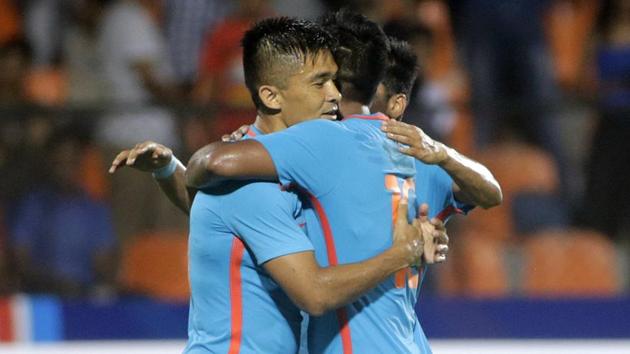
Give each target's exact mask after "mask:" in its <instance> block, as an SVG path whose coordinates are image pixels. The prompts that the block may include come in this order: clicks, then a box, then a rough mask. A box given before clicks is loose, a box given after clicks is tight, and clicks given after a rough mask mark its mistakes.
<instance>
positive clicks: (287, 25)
mask: <svg viewBox="0 0 630 354" xmlns="http://www.w3.org/2000/svg"><path fill="white" fill-rule="evenodd" d="M241 45H242V46H243V69H244V71H245V84H246V85H247V88H248V89H249V92H250V94H251V95H252V99H253V101H254V104H255V105H256V108H259V109H261V108H264V105H263V104H262V102H261V101H260V98H259V97H258V88H259V87H260V86H261V85H265V84H271V85H277V86H282V85H284V83H285V79H286V78H287V77H288V76H289V75H288V74H290V73H291V71H290V70H288V69H290V68H291V66H292V65H296V64H300V63H301V64H303V63H304V62H305V61H306V58H307V56H309V55H310V56H312V57H313V59H314V58H315V57H316V56H317V55H318V54H320V53H321V52H322V51H326V50H330V51H331V52H332V50H331V49H332V47H333V46H334V40H333V38H332V37H331V35H330V34H329V33H328V32H327V31H325V30H323V29H322V27H321V26H320V25H319V24H317V23H314V22H311V21H308V20H302V19H295V18H290V17H276V18H268V19H264V20H262V21H260V22H258V23H256V24H255V25H254V26H253V27H252V28H250V29H249V30H248V31H247V32H245V35H244V36H243V39H242V41H241Z"/></svg>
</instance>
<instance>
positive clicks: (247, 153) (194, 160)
mask: <svg viewBox="0 0 630 354" xmlns="http://www.w3.org/2000/svg"><path fill="white" fill-rule="evenodd" d="M235 179H237V180H247V179H259V180H269V181H273V180H276V179H277V174H276V168H275V166H274V164H273V160H272V159H271V156H269V153H268V152H267V150H266V149H265V148H264V147H263V145H262V144H261V143H259V142H258V141H256V140H243V141H239V142H234V143H228V142H214V143H212V144H209V145H206V146H204V147H202V148H201V149H199V150H197V152H195V154H194V155H193V156H192V157H191V158H190V161H189V162H188V166H187V169H186V184H187V185H188V186H189V187H191V188H203V187H209V186H215V185H217V184H218V183H220V182H221V181H225V180H235Z"/></svg>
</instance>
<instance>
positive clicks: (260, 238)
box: [221, 182, 313, 265]
mask: <svg viewBox="0 0 630 354" xmlns="http://www.w3.org/2000/svg"><path fill="white" fill-rule="evenodd" d="M296 208H299V201H298V199H297V196H295V195H294V194H292V193H289V192H284V191H281V190H280V186H279V185H278V184H275V183H265V182H256V183H250V184H248V185H245V186H243V187H241V188H240V189H239V190H238V191H236V192H234V193H233V194H232V195H231V196H230V198H229V199H228V200H226V202H225V203H223V204H222V210H221V214H222V219H223V221H224V223H225V224H226V225H227V226H228V228H230V230H231V231H232V232H233V233H234V234H235V235H237V236H238V237H240V238H241V239H242V240H243V242H245V244H246V245H247V247H248V248H249V249H250V250H251V252H252V253H253V254H254V257H255V258H256V263H257V264H258V265H262V264H263V263H265V262H267V261H269V260H271V259H274V258H276V257H281V256H284V255H288V254H291V253H298V252H304V251H312V250H313V245H312V244H311V242H310V240H309V239H308V237H307V236H306V234H305V233H304V232H303V231H302V230H301V228H300V226H299V225H298V223H297V221H296V220H295V215H296Z"/></svg>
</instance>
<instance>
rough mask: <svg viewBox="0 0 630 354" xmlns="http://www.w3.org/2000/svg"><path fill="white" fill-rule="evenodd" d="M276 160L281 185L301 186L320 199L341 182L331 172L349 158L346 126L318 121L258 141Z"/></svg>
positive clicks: (268, 135) (298, 125) (260, 138)
mask: <svg viewBox="0 0 630 354" xmlns="http://www.w3.org/2000/svg"><path fill="white" fill-rule="evenodd" d="M255 139H256V140H258V141H259V142H260V143H262V144H263V146H264V147H265V149H267V152H268V153H269V155H271V158H272V160H273V163H274V165H275V167H276V171H277V173H278V178H279V180H280V182H281V183H282V184H283V185H285V184H289V183H292V182H293V183H297V184H299V185H300V186H302V187H304V188H306V189H308V190H309V191H310V192H311V193H313V194H314V195H315V196H317V197H319V196H321V195H322V194H326V193H327V192H329V191H330V190H332V189H333V188H334V187H335V186H336V184H337V182H338V179H335V178H331V176H330V173H331V171H336V172H339V166H340V164H341V163H343V161H344V160H345V158H348V157H349V156H347V151H346V149H344V145H345V141H344V140H345V139H347V137H345V136H344V134H343V127H341V125H340V124H339V123H338V122H334V121H329V120H324V119H315V120H311V121H307V122H303V123H300V124H296V125H294V126H292V127H290V128H288V129H285V130H283V131H281V132H277V133H273V134H267V135H263V136H259V137H256V138H255Z"/></svg>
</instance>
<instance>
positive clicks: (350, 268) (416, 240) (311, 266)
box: [264, 200, 448, 316]
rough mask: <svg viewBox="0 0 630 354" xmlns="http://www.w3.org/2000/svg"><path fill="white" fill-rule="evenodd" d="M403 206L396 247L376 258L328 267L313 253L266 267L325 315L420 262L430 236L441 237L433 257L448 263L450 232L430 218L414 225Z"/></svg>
mask: <svg viewBox="0 0 630 354" xmlns="http://www.w3.org/2000/svg"><path fill="white" fill-rule="evenodd" d="M398 209H399V212H398V215H399V217H398V218H397V220H396V227H395V230H394V241H393V244H392V247H391V248H389V249H388V250H386V251H384V252H383V253H381V254H379V255H377V256H375V257H372V258H370V259H368V260H365V261H363V262H359V263H352V264H344V265H335V266H330V267H326V268H322V267H320V266H319V265H318V264H317V261H316V260H315V256H314V255H313V252H301V253H295V254H291V255H287V256H282V257H278V258H275V259H272V260H270V261H268V262H267V263H265V264H264V267H265V269H266V270H267V271H268V272H269V274H271V276H272V277H273V278H274V279H275V280H276V281H277V282H278V284H280V286H281V287H282V288H283V289H284V291H285V292H286V293H287V294H288V295H289V297H290V298H291V299H292V300H293V302H294V303H296V304H297V305H298V306H299V307H300V308H302V309H303V310H305V311H306V312H308V313H309V314H311V315H314V316H319V315H322V314H323V313H324V312H326V311H330V310H333V309H336V308H338V307H341V306H343V305H345V304H347V303H350V302H352V301H354V300H356V299H357V298H358V297H359V296H360V295H362V294H363V293H365V292H367V291H369V290H371V289H372V288H374V287H375V286H376V285H377V284H378V283H380V282H382V281H383V280H385V279H386V278H387V277H389V276H391V275H392V274H393V273H395V272H396V271H398V270H401V269H404V268H407V267H410V266H415V265H418V264H419V263H420V262H421V259H422V256H423V253H424V251H426V250H427V248H426V247H425V242H426V240H428V239H432V238H433V237H435V238H440V242H439V243H440V245H438V246H437V247H434V248H433V249H432V250H433V251H434V252H435V253H434V254H433V255H432V257H429V258H432V259H433V260H434V261H435V262H442V261H444V260H445V257H446V252H447V251H448V246H447V245H445V244H443V242H444V240H445V239H444V238H445V237H446V232H445V230H437V232H436V231H434V228H433V225H432V224H431V223H430V222H428V221H427V220H426V216H423V218H424V220H422V219H418V220H414V224H408V223H407V220H406V210H407V201H406V200H401V202H400V203H399V205H398ZM421 223H422V224H424V227H425V228H422V227H421V226H420V224H421ZM423 230H428V231H423ZM446 241H447V239H446ZM430 242H432V240H431V241H430Z"/></svg>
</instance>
